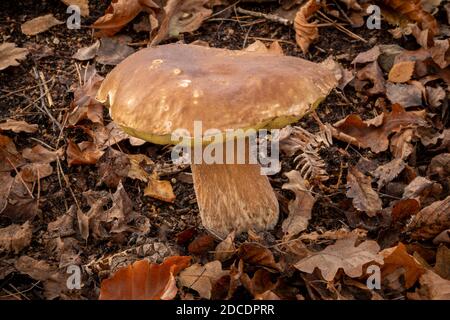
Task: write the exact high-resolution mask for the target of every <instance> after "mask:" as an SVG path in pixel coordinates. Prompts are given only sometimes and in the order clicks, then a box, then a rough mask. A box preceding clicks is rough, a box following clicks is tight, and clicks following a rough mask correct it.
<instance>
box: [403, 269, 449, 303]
mask: <svg viewBox="0 0 450 320" xmlns="http://www.w3.org/2000/svg"><path fill="white" fill-rule="evenodd" d="M419 282H420V288H419V289H416V291H415V292H414V293H411V294H408V298H410V299H413V300H450V281H449V280H446V279H443V278H441V277H440V276H439V275H437V274H436V273H434V272H433V271H430V270H427V271H426V272H425V273H424V274H423V275H422V276H421V277H420V279H419Z"/></svg>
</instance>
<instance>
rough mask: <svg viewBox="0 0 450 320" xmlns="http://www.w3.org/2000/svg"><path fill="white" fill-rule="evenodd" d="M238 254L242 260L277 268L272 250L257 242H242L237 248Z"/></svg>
mask: <svg viewBox="0 0 450 320" xmlns="http://www.w3.org/2000/svg"><path fill="white" fill-rule="evenodd" d="M238 256H239V258H240V259H242V260H243V261H244V262H246V263H249V264H254V265H259V266H263V267H268V268H271V269H275V270H278V269H279V266H278V264H277V263H276V262H275V258H274V257H273V254H272V252H271V251H270V250H269V249H267V248H265V247H264V246H262V245H260V244H257V243H243V244H242V245H241V246H240V247H239V250H238Z"/></svg>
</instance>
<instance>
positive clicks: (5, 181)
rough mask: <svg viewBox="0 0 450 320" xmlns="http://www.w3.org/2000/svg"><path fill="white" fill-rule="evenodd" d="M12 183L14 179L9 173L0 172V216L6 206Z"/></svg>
mask: <svg viewBox="0 0 450 320" xmlns="http://www.w3.org/2000/svg"><path fill="white" fill-rule="evenodd" d="M13 183H14V178H13V177H12V176H11V174H10V173H9V172H1V171H0V214H1V213H2V211H3V209H5V208H6V206H7V204H8V196H9V192H10V191H11V187H12V185H13Z"/></svg>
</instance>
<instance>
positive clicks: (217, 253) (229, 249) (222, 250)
mask: <svg viewBox="0 0 450 320" xmlns="http://www.w3.org/2000/svg"><path fill="white" fill-rule="evenodd" d="M234 237H235V232H234V231H233V232H231V233H230V234H229V235H228V236H227V237H226V238H225V239H224V240H223V241H222V242H220V243H219V244H218V245H217V247H216V249H215V250H214V259H216V260H219V261H221V262H224V261H227V260H228V259H230V258H231V257H232V256H233V255H234V254H235V253H236V246H235V245H234Z"/></svg>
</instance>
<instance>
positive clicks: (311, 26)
mask: <svg viewBox="0 0 450 320" xmlns="http://www.w3.org/2000/svg"><path fill="white" fill-rule="evenodd" d="M319 9H320V4H319V3H318V2H317V1H315V0H309V1H308V2H306V3H305V4H303V5H302V6H301V7H300V9H299V10H298V11H297V14H296V15H295V19H294V29H295V40H296V42H297V44H298V45H299V47H300V48H301V49H302V51H303V53H307V52H308V49H309V46H310V45H311V43H312V42H313V41H314V40H316V39H317V38H318V37H319V28H318V27H317V23H310V22H308V19H309V18H311V16H312V15H314V13H316V12H317V11H318V10H319Z"/></svg>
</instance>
